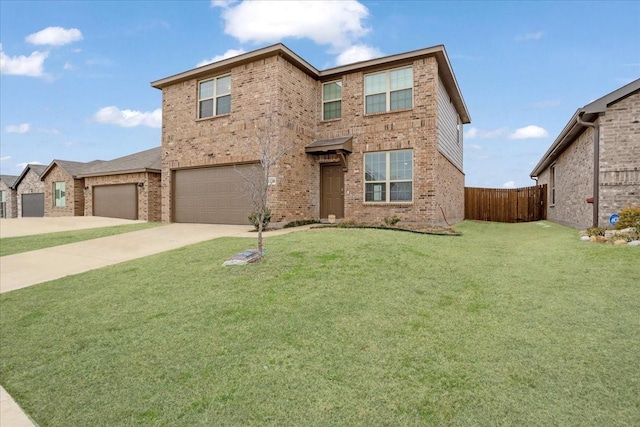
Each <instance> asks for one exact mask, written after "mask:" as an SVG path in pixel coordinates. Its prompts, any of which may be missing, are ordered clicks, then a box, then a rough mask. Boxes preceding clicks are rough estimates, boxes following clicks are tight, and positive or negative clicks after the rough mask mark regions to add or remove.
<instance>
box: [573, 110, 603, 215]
mask: <svg viewBox="0 0 640 427" xmlns="http://www.w3.org/2000/svg"><path fill="white" fill-rule="evenodd" d="M583 114H584V111H582V112H580V113H579V114H578V117H576V121H577V123H578V124H579V125H581V126H586V127H590V128H593V227H597V226H598V213H599V211H600V124H599V123H591V122H585V121H583V120H582V115H583ZM596 120H597V119H596Z"/></svg>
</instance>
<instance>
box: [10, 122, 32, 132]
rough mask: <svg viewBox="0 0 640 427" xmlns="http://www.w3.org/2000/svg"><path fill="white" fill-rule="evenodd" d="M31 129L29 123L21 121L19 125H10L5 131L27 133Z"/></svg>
mask: <svg viewBox="0 0 640 427" xmlns="http://www.w3.org/2000/svg"><path fill="white" fill-rule="evenodd" d="M30 129H31V125H30V124H29V123H21V124H19V125H9V126H7V127H6V128H4V131H5V132H7V133H27V132H29V130H30Z"/></svg>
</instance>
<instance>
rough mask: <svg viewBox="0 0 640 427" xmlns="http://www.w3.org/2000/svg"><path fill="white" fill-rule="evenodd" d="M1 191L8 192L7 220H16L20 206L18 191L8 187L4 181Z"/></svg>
mask: <svg viewBox="0 0 640 427" xmlns="http://www.w3.org/2000/svg"><path fill="white" fill-rule="evenodd" d="M0 191H6V194H7V195H6V198H7V199H6V203H7V205H6V210H7V213H6V215H7V218H15V217H16V216H17V215H18V204H17V201H16V199H17V197H16V191H15V190H13V189H11V188H9V187H7V185H6V184H5V183H4V181H0Z"/></svg>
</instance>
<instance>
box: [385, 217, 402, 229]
mask: <svg viewBox="0 0 640 427" xmlns="http://www.w3.org/2000/svg"><path fill="white" fill-rule="evenodd" d="M383 221H384V224H385V225H386V226H388V227H393V226H394V225H396V224H397V223H398V222H400V218H398V215H394V216H385V217H384V220H383Z"/></svg>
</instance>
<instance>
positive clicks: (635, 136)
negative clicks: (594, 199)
mask: <svg viewBox="0 0 640 427" xmlns="http://www.w3.org/2000/svg"><path fill="white" fill-rule="evenodd" d="M599 120H600V209H599V218H598V223H599V225H601V226H607V225H609V216H610V215H611V214H614V213H618V212H620V210H621V209H622V208H624V207H626V206H632V205H640V93H639V92H636V93H635V94H632V95H631V96H628V97H626V98H624V99H622V100H620V101H618V102H616V103H615V104H612V105H609V106H608V107H607V111H606V114H605V115H604V116H602V117H601V118H600V119H599Z"/></svg>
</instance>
